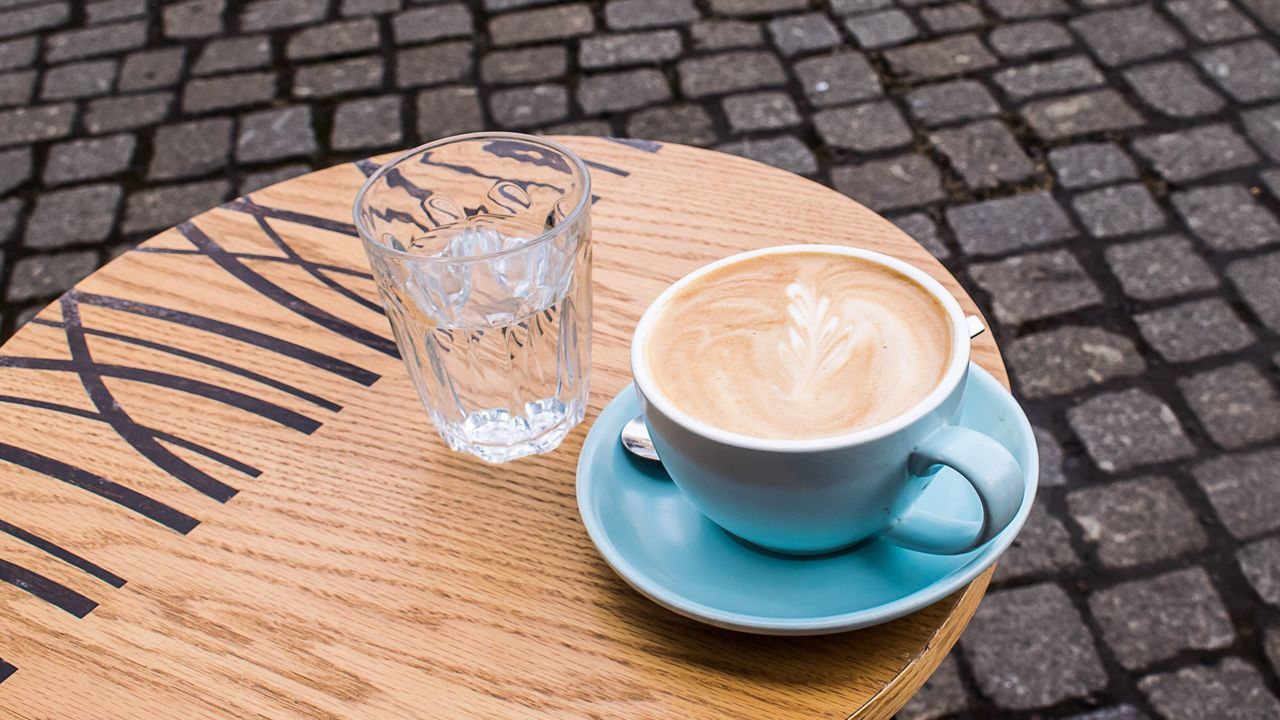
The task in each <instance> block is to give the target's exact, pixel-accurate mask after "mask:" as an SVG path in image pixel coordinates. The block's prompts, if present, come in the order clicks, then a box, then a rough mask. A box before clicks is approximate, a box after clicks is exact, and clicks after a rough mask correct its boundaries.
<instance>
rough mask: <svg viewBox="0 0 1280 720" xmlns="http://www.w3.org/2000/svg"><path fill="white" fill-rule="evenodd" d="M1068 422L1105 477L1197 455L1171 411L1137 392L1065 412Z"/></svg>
mask: <svg viewBox="0 0 1280 720" xmlns="http://www.w3.org/2000/svg"><path fill="white" fill-rule="evenodd" d="M1067 421H1068V422H1069V423H1070V424H1071V429H1072V430H1073V431H1075V434H1076V436H1077V437H1079V438H1080V440H1081V441H1082V442H1083V443H1084V446H1085V450H1086V451H1087V452H1088V453H1089V457H1091V458H1093V461H1094V462H1095V463H1097V465H1098V467H1099V468H1102V470H1104V471H1106V472H1117V471H1121V470H1127V469H1129V468H1132V467H1137V466H1139V465H1147V464H1151V463H1158V462H1165V461H1169V460H1179V459H1181V458H1185V457H1189V456H1191V455H1192V454H1194V453H1195V449H1194V448H1193V447H1192V445H1191V441H1190V440H1188V439H1187V436H1186V434H1185V433H1183V431H1182V425H1181V424H1179V422H1178V418H1177V416H1176V415H1174V413H1173V410H1171V409H1170V408H1169V406H1168V405H1166V404H1164V402H1162V401H1161V400H1159V399H1158V398H1156V397H1155V396H1154V395H1151V394H1150V393H1147V392H1145V391H1143V390H1139V389H1136V388H1131V389H1129V390H1123V391H1120V392H1112V393H1106V394H1103V395H1098V396H1097V397H1094V398H1091V399H1089V400H1086V401H1084V402H1082V403H1080V404H1079V405H1076V406H1075V407H1073V408H1071V409H1070V410H1068V411H1067Z"/></svg>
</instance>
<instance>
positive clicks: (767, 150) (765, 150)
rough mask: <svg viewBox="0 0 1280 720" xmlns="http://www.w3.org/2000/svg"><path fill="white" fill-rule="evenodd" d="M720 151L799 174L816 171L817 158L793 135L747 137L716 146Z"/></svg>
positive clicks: (809, 173)
mask: <svg viewBox="0 0 1280 720" xmlns="http://www.w3.org/2000/svg"><path fill="white" fill-rule="evenodd" d="M716 149H717V150H719V151H721V152H727V153H730V154H733V155H740V156H742V157H745V158H750V159H752V160H756V161H759V162H762V163H765V164H766V165H772V166H774V167H777V168H782V169H783V170H787V171H790V172H793V173H798V174H800V175H812V174H813V173H815V172H817V171H818V160H817V158H815V157H814V156H813V152H812V151H811V150H809V148H807V147H805V144H804V143H803V142H801V141H800V138H798V137H796V136H794V135H781V136H779V137H776V138H766V139H747V140H738V141H736V142H731V143H725V144H724V145H718V146H716Z"/></svg>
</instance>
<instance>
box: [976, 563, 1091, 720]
mask: <svg viewBox="0 0 1280 720" xmlns="http://www.w3.org/2000/svg"><path fill="white" fill-rule="evenodd" d="M960 644H961V645H962V646H963V648H964V652H965V655H966V656H968V658H969V662H970V663H972V664H973V666H974V674H975V676H976V678H977V680H978V685H979V687H980V688H981V690H982V692H983V693H984V694H986V695H988V696H990V697H991V698H992V699H994V700H995V701H996V703H997V704H999V706H1000V707H1002V708H1008V709H1013V710H1023V709H1030V708H1037V707H1043V706H1045V705H1052V704H1053V703H1056V702H1060V701H1062V700H1066V699H1068V698H1073V697H1079V696H1082V695H1087V694H1089V693H1091V692H1094V691H1096V690H1100V689H1102V688H1103V687H1104V686H1105V685H1106V683H1107V676H1106V673H1105V671H1104V670H1103V668H1102V662H1101V660H1100V659H1099V658H1098V652H1097V649H1096V648H1095V647H1094V644H1093V641H1092V639H1091V638H1090V636H1089V631H1088V629H1087V628H1086V627H1085V625H1084V622H1083V621H1082V620H1081V618H1080V613H1078V612H1077V611H1076V609H1075V608H1074V607H1072V605H1071V601H1070V600H1069V599H1068V598H1067V595H1066V593H1064V592H1063V591H1062V588H1060V587H1059V586H1057V585H1053V584H1050V583H1043V584H1040V585H1032V586H1030V587H1025V588H1018V589H1016V590H1001V591H996V592H993V593H990V594H988V595H987V597H986V599H985V600H984V601H983V603H982V605H980V606H979V607H978V610H977V612H975V613H974V615H973V621H972V622H971V623H970V624H969V631H968V632H966V633H965V634H964V636H963V637H961V638H960Z"/></svg>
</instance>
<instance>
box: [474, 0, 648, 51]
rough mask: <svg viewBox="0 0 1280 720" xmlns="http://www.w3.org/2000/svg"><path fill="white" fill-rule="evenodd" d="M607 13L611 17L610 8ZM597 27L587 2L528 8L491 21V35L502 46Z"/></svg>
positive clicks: (583, 32) (587, 31) (568, 35)
mask: <svg viewBox="0 0 1280 720" xmlns="http://www.w3.org/2000/svg"><path fill="white" fill-rule="evenodd" d="M605 12H606V16H607V15H608V10H606V11H605ZM632 27H635V26H632ZM595 29H596V20H595V17H594V16H593V15H592V14H591V8H590V7H589V6H588V5H587V4H586V3H573V4H569V5H557V6H555V7H549V8H538V9H537V10H524V11H522V12H515V13H510V14H507V15H499V16H497V17H495V18H493V19H492V20H490V21H489V36H490V37H491V38H493V44H494V45H499V46H501V45H519V44H522V43H532V42H542V41H546V40H564V39H566V38H571V37H577V36H579V35H587V34H590V33H591V32H592V31H593V30H595Z"/></svg>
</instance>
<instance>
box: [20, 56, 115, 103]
mask: <svg viewBox="0 0 1280 720" xmlns="http://www.w3.org/2000/svg"><path fill="white" fill-rule="evenodd" d="M116 70H117V63H116V61H115V60H88V61H85V62H78V63H68V64H66V65H58V66H57V67H54V68H50V69H49V70H47V71H45V74H44V81H43V82H42V83H41V86H40V99H41V100H69V99H72V98H83V97H92V96H94V95H102V94H105V93H107V92H109V91H110V90H111V85H112V83H114V82H115V81H116ZM14 75H17V73H15V74H14ZM14 75H9V76H8V77H13V76H14ZM34 77H35V74H34V73H30V74H29V75H28V78H29V79H34ZM30 87H31V85H30V83H29V82H28V83H27V91H26V92H25V93H23V97H22V98H21V99H18V100H17V102H25V101H26V100H27V97H29V96H30ZM5 104H6V105H8V104H13V103H12V102H6V103H5Z"/></svg>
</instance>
